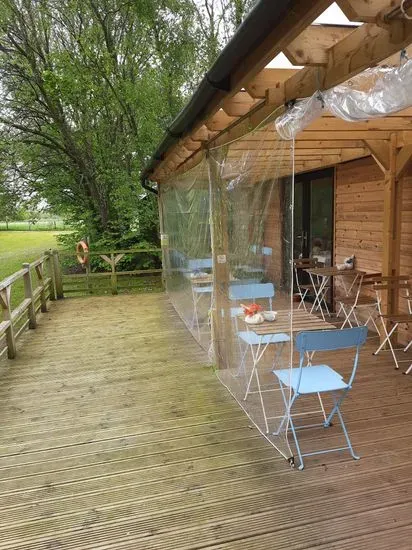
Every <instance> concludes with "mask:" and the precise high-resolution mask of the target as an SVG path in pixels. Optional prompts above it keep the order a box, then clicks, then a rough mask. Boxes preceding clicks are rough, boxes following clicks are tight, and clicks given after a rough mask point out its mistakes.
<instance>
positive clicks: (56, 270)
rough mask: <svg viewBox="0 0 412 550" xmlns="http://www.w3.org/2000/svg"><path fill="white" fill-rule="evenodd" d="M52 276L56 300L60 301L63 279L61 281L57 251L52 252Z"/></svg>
mask: <svg viewBox="0 0 412 550" xmlns="http://www.w3.org/2000/svg"><path fill="white" fill-rule="evenodd" d="M52 257H53V276H54V285H55V287H56V298H57V299H58V300H61V299H63V298H64V292H63V279H62V270H61V265H60V258H59V253H58V251H57V250H53V252H52Z"/></svg>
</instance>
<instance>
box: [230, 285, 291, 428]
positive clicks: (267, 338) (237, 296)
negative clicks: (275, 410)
mask: <svg viewBox="0 0 412 550" xmlns="http://www.w3.org/2000/svg"><path fill="white" fill-rule="evenodd" d="M274 296H275V288H274V286H273V284H272V283H252V284H236V285H232V286H231V287H230V289H229V299H230V300H232V301H240V300H258V299H264V298H266V299H268V302H269V308H270V309H272V300H273V298H274ZM230 311H231V316H232V318H234V319H235V328H236V333H237V336H238V342H239V351H240V365H239V368H238V370H237V372H236V374H235V376H239V375H240V373H241V372H243V373H245V360H246V355H247V352H248V350H250V352H251V355H252V360H253V366H252V370H251V372H250V375H249V378H248V382H247V385H246V390H245V395H244V397H243V399H244V400H246V399H247V397H248V395H249V394H251V393H258V394H259V399H260V403H261V407H262V413H263V417H264V421H265V427H266V432H267V433H268V432H269V427H268V420H267V415H266V409H265V405H264V402H263V397H262V392H263V391H274V390H273V389H270V390H262V388H261V384H260V379H259V373H258V368H257V367H258V363H259V361H260V360H261V359H262V357H263V355H264V353H265V351H266V349H267V348H268V346H269V345H270V344H277V345H278V347H277V353H275V354H274V359H273V363H272V368H274V367H275V365H276V363H277V361H278V360H279V358H280V356H281V353H282V350H283V346H284V345H285V343H287V342H290V337H289V335H288V334H285V333H279V334H267V335H264V336H259V335H257V334H256V333H255V332H253V326H251V328H250V330H238V324H237V316H238V315H239V314H240V313H242V308H238V307H232V308H231V310H230ZM242 344H246V346H245V348H244V349H242ZM253 378H255V379H256V384H257V391H252V390H251V384H252V380H253Z"/></svg>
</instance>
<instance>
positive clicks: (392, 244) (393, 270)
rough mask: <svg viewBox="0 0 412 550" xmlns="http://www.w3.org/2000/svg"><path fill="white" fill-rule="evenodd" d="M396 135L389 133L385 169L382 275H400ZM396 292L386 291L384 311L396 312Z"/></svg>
mask: <svg viewBox="0 0 412 550" xmlns="http://www.w3.org/2000/svg"><path fill="white" fill-rule="evenodd" d="M396 159H397V136H396V134H392V135H391V140H390V144H389V169H388V170H386V171H385V186H384V207H383V258H382V275H384V276H388V277H389V276H393V275H400V247H401V219H402V180H398V179H397V177H396ZM398 306H399V295H398V292H396V291H394V290H392V291H390V292H388V294H387V297H386V304H385V313H388V314H391V313H397V311H398Z"/></svg>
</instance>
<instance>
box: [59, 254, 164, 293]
mask: <svg viewBox="0 0 412 550" xmlns="http://www.w3.org/2000/svg"><path fill="white" fill-rule="evenodd" d="M144 254H146V255H152V256H154V257H159V261H160V254H161V249H160V248H152V249H148V250H145V249H140V248H139V249H128V250H108V251H107V250H106V251H103V252H98V251H89V252H88V259H89V262H88V263H87V264H85V265H84V266H83V270H82V272H80V273H67V271H70V269H68V268H67V267H66V268H65V266H64V264H65V262H67V260H73V261H74V265H75V266H76V267H77V269H79V264H78V262H77V259H76V254H75V253H71V252H66V251H64V252H60V258H61V263H62V264H63V275H62V281H63V282H62V284H63V289H64V294H65V295H66V294H93V293H95V292H97V293H98V292H100V291H102V290H103V291H107V292H111V293H112V294H118V292H119V290H125V289H127V290H131V289H134V288H138V287H140V286H141V285H140V284H139V279H140V280H141V278H142V277H147V276H148V275H153V276H157V277H160V274H161V273H162V270H161V269H160V268H147V269H134V270H125V271H122V270H121V269H119V262H120V260H122V259H123V258H127V257H128V256H129V257H130V256H133V255H144ZM93 258H99V259H100V260H102V268H101V269H99V270H96V271H92V268H91V265H90V264H91V263H92V260H93ZM105 267H106V268H107V270H106V271H105V270H104V268H105ZM102 281H103V285H102V284H99V283H101V282H102ZM126 281H127V283H128V284H127V285H126V284H125V283H126Z"/></svg>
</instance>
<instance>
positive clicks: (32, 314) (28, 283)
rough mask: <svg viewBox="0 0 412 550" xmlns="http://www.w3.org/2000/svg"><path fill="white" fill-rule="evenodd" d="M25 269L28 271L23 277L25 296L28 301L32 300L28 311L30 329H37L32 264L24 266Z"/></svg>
mask: <svg viewBox="0 0 412 550" xmlns="http://www.w3.org/2000/svg"><path fill="white" fill-rule="evenodd" d="M23 269H26V270H27V271H26V273H25V274H24V275H23V280H24V296H25V298H27V299H28V300H30V305H29V307H28V309H27V312H28V316H29V328H31V329H34V328H36V327H37V319H36V307H35V304H34V299H33V285H32V280H31V273H30V264H28V263H25V264H23Z"/></svg>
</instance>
